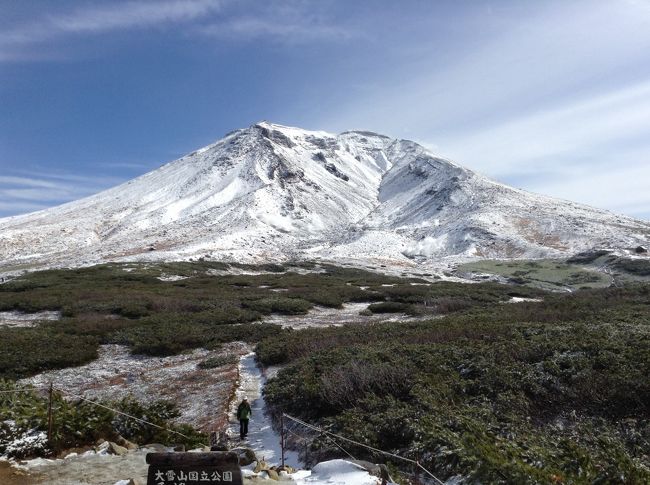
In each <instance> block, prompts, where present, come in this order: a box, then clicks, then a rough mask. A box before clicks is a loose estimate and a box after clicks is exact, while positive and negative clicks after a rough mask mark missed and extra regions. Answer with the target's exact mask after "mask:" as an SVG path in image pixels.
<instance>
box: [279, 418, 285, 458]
mask: <svg viewBox="0 0 650 485" xmlns="http://www.w3.org/2000/svg"><path fill="white" fill-rule="evenodd" d="M285 444H286V439H285V435H284V413H282V414H281V415H280V450H282V468H284V447H285Z"/></svg>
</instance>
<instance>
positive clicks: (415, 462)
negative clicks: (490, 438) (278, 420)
mask: <svg viewBox="0 0 650 485" xmlns="http://www.w3.org/2000/svg"><path fill="white" fill-rule="evenodd" d="M282 417H283V418H286V419H288V420H290V421H293V422H294V423H297V424H299V425H301V426H304V427H305V428H307V429H311V430H313V431H317V432H318V433H320V434H321V435H323V436H326V437H328V438H330V439H331V440H332V441H334V439H339V440H342V441H345V442H347V443H350V444H353V445H355V446H359V447H361V448H365V449H368V450H371V451H373V452H375V453H378V454H381V455H384V456H389V457H391V458H394V459H396V460H401V461H404V462H406V463H410V464H412V465H414V466H415V467H417V468H419V469H420V470H422V471H423V472H424V473H426V474H427V475H428V476H429V477H431V478H432V479H433V480H434V481H435V482H436V483H438V484H440V485H444V482H443V481H442V480H440V479H439V478H438V477H436V476H435V475H434V474H433V473H431V472H430V471H429V470H427V469H426V468H425V467H424V466H423V465H422V464H421V463H420V462H419V461H418V460H413V459H411V458H406V457H404V456H400V455H397V454H395V453H391V452H389V451H384V450H380V449H379V448H375V447H373V446H369V445H366V444H364V443H360V442H358V441H355V440H352V439H350V438H346V437H345V436H341V435H338V434H336V433H332V432H330V431H327V430H325V429H323V428H320V427H318V426H314V425H313V424H309V423H307V422H305V421H303V420H301V419H298V418H296V417H294V416H290V415H289V414H286V413H282ZM335 444H336V446H337V447H339V448H340V449H341V450H343V451H344V452H345V453H346V454H347V455H348V456H350V457H351V458H353V459H354V457H353V456H352V455H351V454H350V453H349V452H348V451H346V450H345V449H343V448H342V447H341V446H340V445H339V444H338V443H336V442H335Z"/></svg>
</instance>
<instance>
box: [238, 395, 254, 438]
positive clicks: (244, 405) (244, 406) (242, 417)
mask: <svg viewBox="0 0 650 485" xmlns="http://www.w3.org/2000/svg"><path fill="white" fill-rule="evenodd" d="M252 414H253V411H251V405H250V404H248V398H246V397H244V399H242V402H241V403H240V404H239V407H238V408H237V419H238V420H239V437H240V438H241V439H244V438H245V437H246V435H248V420H249V419H250V418H251V416H252Z"/></svg>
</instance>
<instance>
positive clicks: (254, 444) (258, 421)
mask: <svg viewBox="0 0 650 485" xmlns="http://www.w3.org/2000/svg"><path fill="white" fill-rule="evenodd" d="M239 365H240V378H239V386H238V388H237V392H236V395H235V399H234V400H233V402H232V404H231V407H230V426H229V435H230V436H231V439H232V443H237V442H239V422H238V421H237V419H236V416H235V414H236V410H237V406H238V405H239V403H240V402H241V400H242V398H243V397H244V396H246V397H247V398H248V401H249V402H250V403H251V408H252V410H253V416H252V418H251V420H250V423H249V427H248V438H247V439H246V440H245V441H244V442H242V444H243V445H244V446H248V447H250V448H252V449H253V450H254V451H255V454H256V455H257V457H258V458H260V459H262V458H263V459H264V460H265V461H266V462H267V463H274V464H275V463H280V460H281V449H280V434H279V433H278V432H277V431H275V430H274V429H273V426H272V425H271V419H270V417H269V416H268V415H267V411H266V402H265V401H264V398H263V397H262V388H263V387H264V384H265V382H266V377H265V376H264V375H263V373H262V370H261V369H260V368H259V367H258V366H257V363H256V362H255V354H254V353H250V354H248V355H245V356H243V357H242V358H241V362H240V364H239ZM285 462H286V463H287V464H288V465H291V466H293V467H298V466H300V465H302V463H301V461H300V459H299V457H298V454H297V453H296V452H293V451H287V452H286V453H285Z"/></svg>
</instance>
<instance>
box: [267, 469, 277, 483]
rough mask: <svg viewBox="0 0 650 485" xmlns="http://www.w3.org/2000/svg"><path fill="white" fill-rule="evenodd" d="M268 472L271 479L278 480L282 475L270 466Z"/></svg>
mask: <svg viewBox="0 0 650 485" xmlns="http://www.w3.org/2000/svg"><path fill="white" fill-rule="evenodd" d="M266 473H268V474H269V478H270V479H271V480H276V481H278V480H280V475H279V474H278V472H277V471H275V470H274V469H273V468H269V469H268V470H266Z"/></svg>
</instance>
